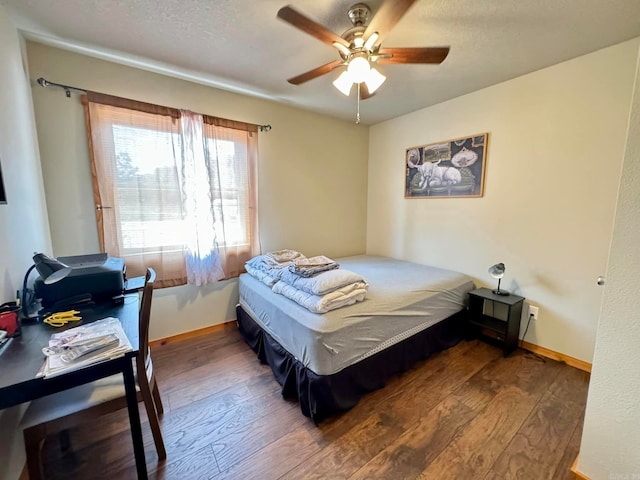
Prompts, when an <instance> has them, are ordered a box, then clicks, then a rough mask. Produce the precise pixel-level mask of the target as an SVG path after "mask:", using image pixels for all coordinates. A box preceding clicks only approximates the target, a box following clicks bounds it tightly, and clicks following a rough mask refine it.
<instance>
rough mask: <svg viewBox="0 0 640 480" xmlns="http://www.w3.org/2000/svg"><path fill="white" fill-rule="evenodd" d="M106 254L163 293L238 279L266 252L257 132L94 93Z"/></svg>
mask: <svg viewBox="0 0 640 480" xmlns="http://www.w3.org/2000/svg"><path fill="white" fill-rule="evenodd" d="M85 105H86V112H87V115H86V116H87V127H88V130H89V132H90V140H91V142H90V150H91V160H92V173H93V176H94V199H95V202H96V215H97V221H98V233H99V238H100V245H101V248H102V249H103V251H105V252H107V253H109V254H110V255H112V256H118V257H122V258H124V259H125V263H126V265H127V272H128V274H129V275H130V276H136V275H142V274H143V272H144V271H145V269H146V268H147V267H148V266H151V267H153V268H154V269H156V272H157V273H158V281H157V284H158V285H159V286H172V285H181V284H184V283H186V282H187V280H188V281H189V283H195V284H198V285H199V284H201V283H207V282H209V281H215V280H219V279H221V278H229V277H233V276H237V275H239V273H240V272H241V270H242V268H243V265H244V262H245V261H246V260H248V259H249V258H250V257H251V256H253V255H255V254H256V253H257V245H256V244H257V242H256V239H257V218H256V201H255V199H256V188H257V186H256V174H255V170H256V164H257V128H256V127H255V126H252V125H247V124H242V123H239V122H233V121H228V120H223V119H216V118H215V117H203V116H201V115H198V114H193V113H192V112H184V111H178V110H174V109H169V108H165V107H159V106H155V105H150V104H144V103H141V102H134V101H129V100H125V99H120V98H116V97H110V96H106V95H101V94H94V93H88V94H87V101H85Z"/></svg>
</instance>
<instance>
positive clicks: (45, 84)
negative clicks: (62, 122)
mask: <svg viewBox="0 0 640 480" xmlns="http://www.w3.org/2000/svg"><path fill="white" fill-rule="evenodd" d="M36 81H37V82H38V85H40V86H42V87H44V88H47V87H59V88H62V89H64V93H65V95H66V96H67V98H71V90H75V91H76V92H82V93H87V92H88V90H85V89H84V88H78V87H72V86H71V85H63V84H61V83H55V82H50V81H49V80H47V79H46V78H44V77H40V78H38V80H36ZM258 130H260V131H261V132H269V131H271V125H258Z"/></svg>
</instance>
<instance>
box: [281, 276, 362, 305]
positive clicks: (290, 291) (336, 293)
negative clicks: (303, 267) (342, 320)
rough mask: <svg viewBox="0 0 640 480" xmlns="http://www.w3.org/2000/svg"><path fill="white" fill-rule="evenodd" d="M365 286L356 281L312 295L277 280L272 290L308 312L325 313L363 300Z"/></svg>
mask: <svg viewBox="0 0 640 480" xmlns="http://www.w3.org/2000/svg"><path fill="white" fill-rule="evenodd" d="M367 287H368V285H367V284H366V283H365V282H356V283H352V284H349V285H346V286H344V287H342V288H338V289H337V290H333V291H332V292H329V293H327V294H325V295H312V294H310V293H307V292H303V291H302V290H298V289H297V288H295V287H293V286H291V285H289V284H287V283H285V282H283V281H279V282H277V283H276V284H275V285H274V286H273V291H274V292H275V293H279V294H281V295H284V296H285V297H287V298H288V299H290V300H293V301H294V302H296V303H297V304H299V305H301V306H303V307H304V308H306V309H307V310H309V311H310V312H313V313H326V312H328V311H330V310H335V309H336V308H340V307H345V306H347V305H353V304H354V303H356V302H361V301H363V300H364V297H365V295H366V293H367Z"/></svg>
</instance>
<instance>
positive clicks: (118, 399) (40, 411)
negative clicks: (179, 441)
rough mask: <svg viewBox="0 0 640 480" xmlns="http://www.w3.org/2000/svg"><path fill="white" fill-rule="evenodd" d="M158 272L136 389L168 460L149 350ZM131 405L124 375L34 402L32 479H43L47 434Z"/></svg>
mask: <svg viewBox="0 0 640 480" xmlns="http://www.w3.org/2000/svg"><path fill="white" fill-rule="evenodd" d="M155 278H156V273H155V272H154V271H153V269H151V268H148V269H147V275H146V277H145V284H144V289H143V291H142V300H141V302H140V316H139V319H140V321H139V326H138V328H139V347H140V348H139V353H138V356H137V357H136V390H137V393H138V402H140V401H143V402H144V406H145V409H146V411H147V416H148V417H149V425H150V426H151V432H152V434H153V440H154V442H155V446H156V451H157V452H158V459H159V460H164V459H165V458H167V453H166V451H165V448H164V441H163V439H162V431H161V430H160V424H159V422H158V416H161V415H162V414H163V412H164V408H163V406H162V400H161V399H160V392H159V390H158V384H157V383H156V379H155V375H154V373H153V363H152V362H151V355H150V350H149V319H150V316H151V300H152V297H153V282H154V281H155ZM126 405H127V402H126V398H125V390H124V383H123V381H122V375H112V376H111V377H107V378H102V379H100V380H98V381H95V382H92V383H88V384H86V385H81V386H79V387H76V388H73V389H70V390H64V391H62V392H59V393H56V394H54V395H49V396H46V397H43V398H40V399H38V400H35V401H33V402H31V405H29V408H28V409H27V411H26V412H25V414H24V416H23V418H22V427H23V434H24V443H25V450H26V453H27V468H28V471H29V478H30V480H38V479H41V478H43V475H42V463H41V458H40V457H41V451H42V445H43V444H44V440H45V438H46V437H47V435H51V434H56V433H61V432H64V431H66V430H68V429H69V428H72V427H74V426H76V425H79V424H81V423H84V422H86V421H88V420H91V419H94V418H95V417H96V416H99V415H103V414H105V413H111V412H114V411H117V410H120V409H121V408H125V407H126Z"/></svg>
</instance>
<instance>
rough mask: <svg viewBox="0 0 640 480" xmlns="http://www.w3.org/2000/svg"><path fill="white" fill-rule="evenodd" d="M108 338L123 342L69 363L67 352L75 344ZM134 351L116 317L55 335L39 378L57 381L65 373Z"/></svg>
mask: <svg viewBox="0 0 640 480" xmlns="http://www.w3.org/2000/svg"><path fill="white" fill-rule="evenodd" d="M106 335H115V336H116V337H117V338H118V340H119V341H118V342H114V343H113V346H112V347H109V348H107V349H102V350H100V351H99V352H98V353H96V354H94V355H87V356H83V357H80V358H78V359H77V360H75V361H69V356H68V355H66V354H65V352H68V351H69V349H70V348H72V347H73V346H74V344H75V345H77V344H79V343H84V342H86V341H87V340H91V339H95V338H98V337H104V336H106ZM131 350H133V348H132V347H131V343H130V342H129V339H128V338H127V335H126V334H125V333H124V330H123V329H122V325H121V324H120V320H118V319H117V318H113V317H109V318H105V319H102V320H98V321H96V322H93V323H89V324H87V325H80V326H79V327H75V328H70V329H69V330H65V331H64V332H60V333H54V334H53V335H51V339H50V340H49V347H48V348H45V349H43V351H44V352H45V353H46V354H47V359H46V360H45V362H44V365H43V366H42V368H41V369H40V371H39V372H38V375H37V376H38V377H45V378H50V377H55V376H56V375H60V374H62V373H67V372H70V371H73V370H78V369H80V368H83V367H86V366H88V365H93V364H95V363H99V362H103V361H105V360H110V359H113V358H117V357H120V356H122V355H124V354H125V353H126V352H130V351H131Z"/></svg>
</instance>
